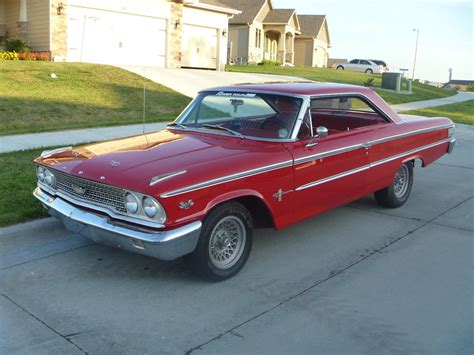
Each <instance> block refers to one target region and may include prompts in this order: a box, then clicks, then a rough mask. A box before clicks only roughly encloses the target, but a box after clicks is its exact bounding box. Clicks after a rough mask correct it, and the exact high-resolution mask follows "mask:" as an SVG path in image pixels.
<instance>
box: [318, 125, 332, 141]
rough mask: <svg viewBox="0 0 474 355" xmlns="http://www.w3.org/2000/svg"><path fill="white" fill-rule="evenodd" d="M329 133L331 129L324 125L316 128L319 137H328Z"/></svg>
mask: <svg viewBox="0 0 474 355" xmlns="http://www.w3.org/2000/svg"><path fill="white" fill-rule="evenodd" d="M328 134H329V131H328V129H327V128H326V127H324V126H319V127H318V128H316V135H317V136H318V137H319V138H324V137H327V136H328Z"/></svg>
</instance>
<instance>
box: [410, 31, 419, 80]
mask: <svg viewBox="0 0 474 355" xmlns="http://www.w3.org/2000/svg"><path fill="white" fill-rule="evenodd" d="M413 31H416V45H415V58H414V59H413V71H412V75H411V80H412V81H414V80H415V68H416V54H417V52H418V37H419V36H420V29H419V28H414V29H413Z"/></svg>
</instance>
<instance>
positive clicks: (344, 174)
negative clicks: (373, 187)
mask: <svg viewBox="0 0 474 355" xmlns="http://www.w3.org/2000/svg"><path fill="white" fill-rule="evenodd" d="M367 169H370V165H364V166H361V167H360V168H356V169H352V170H348V171H345V172H343V173H340V174H336V175H332V176H329V177H327V178H324V179H321V180H316V181H313V182H310V183H308V184H305V185H302V186H300V187H297V188H296V191H300V190H305V189H309V188H310V187H314V186H317V185H321V184H324V183H326V182H330V181H333V180H336V179H340V178H343V177H346V176H349V175H353V174H357V173H360V172H362V171H364V170H367Z"/></svg>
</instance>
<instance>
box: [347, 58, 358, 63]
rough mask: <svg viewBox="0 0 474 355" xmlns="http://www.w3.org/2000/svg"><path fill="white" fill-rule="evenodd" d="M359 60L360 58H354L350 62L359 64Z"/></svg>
mask: <svg viewBox="0 0 474 355" xmlns="http://www.w3.org/2000/svg"><path fill="white" fill-rule="evenodd" d="M358 62H359V60H358V59H353V60H351V61H350V62H349V64H357V63H358Z"/></svg>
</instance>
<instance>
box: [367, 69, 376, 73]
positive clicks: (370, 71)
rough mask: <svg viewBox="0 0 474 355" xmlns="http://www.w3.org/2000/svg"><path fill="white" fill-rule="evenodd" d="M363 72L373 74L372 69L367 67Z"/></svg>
mask: <svg viewBox="0 0 474 355" xmlns="http://www.w3.org/2000/svg"><path fill="white" fill-rule="evenodd" d="M365 72H366V73H367V74H373V73H374V71H373V70H372V69H367V70H366V71H365Z"/></svg>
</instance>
